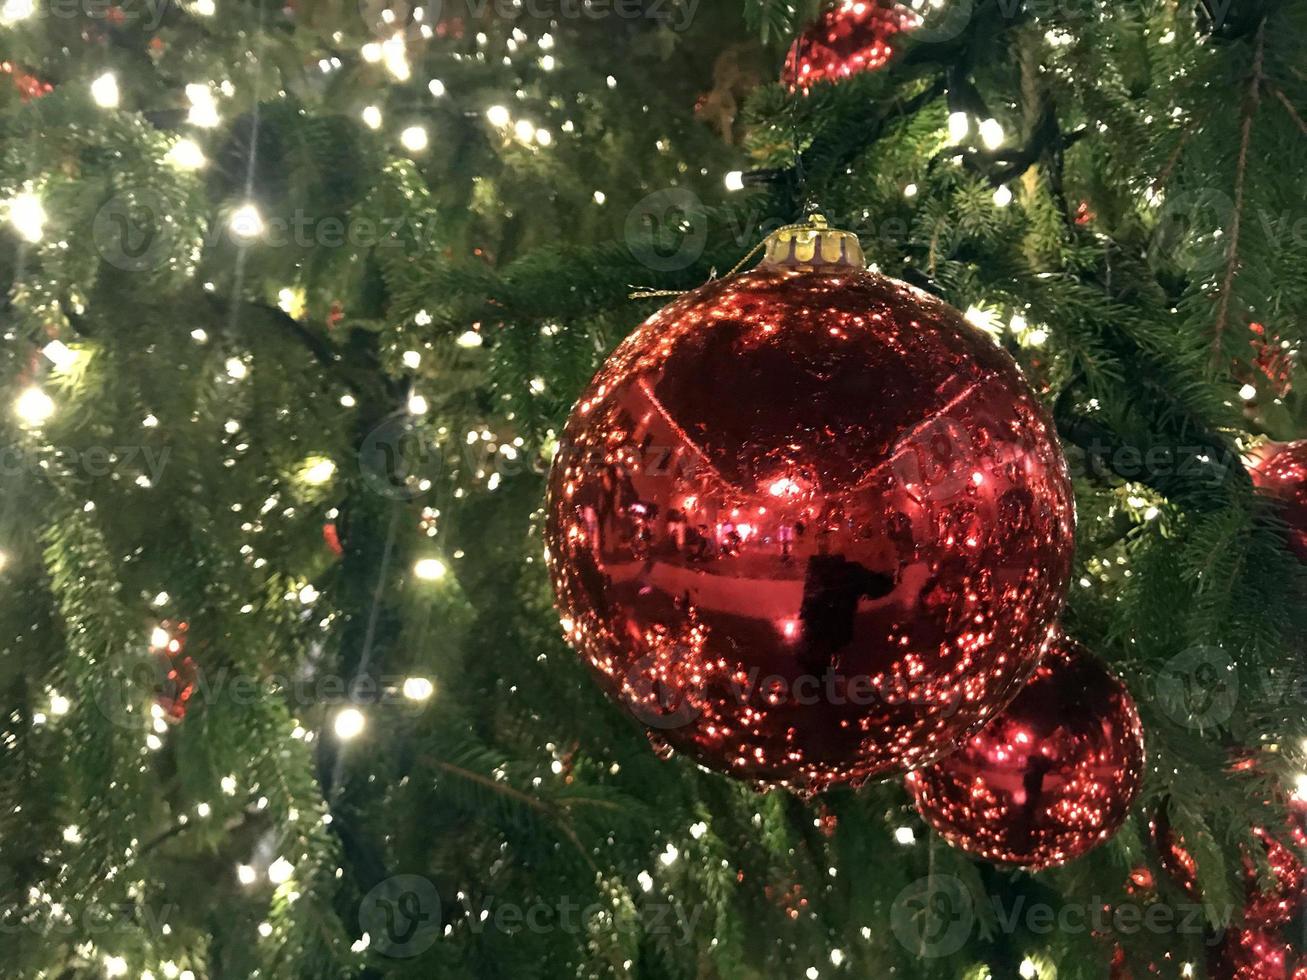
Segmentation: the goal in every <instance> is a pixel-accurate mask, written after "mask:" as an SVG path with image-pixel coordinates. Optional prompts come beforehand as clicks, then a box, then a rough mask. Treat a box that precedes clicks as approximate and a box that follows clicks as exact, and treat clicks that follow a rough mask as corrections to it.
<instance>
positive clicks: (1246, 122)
mask: <svg viewBox="0 0 1307 980" xmlns="http://www.w3.org/2000/svg"><path fill="white" fill-rule="evenodd" d="M1265 52H1266V20H1265V19H1264V18H1263V20H1262V22H1261V24H1260V25H1259V26H1258V28H1257V37H1256V40H1255V41H1254V49H1253V66H1252V78H1251V79H1250V80H1249V82H1248V94H1247V95H1246V96H1245V98H1244V103H1243V118H1242V119H1241V121H1240V124H1239V158H1238V161H1237V162H1236V164H1235V172H1234V215H1233V216H1232V218H1231V219H1230V244H1229V246H1228V249H1229V251H1228V254H1227V258H1226V264H1225V278H1224V280H1223V281H1222V283H1221V292H1220V300H1219V301H1218V303H1217V306H1216V322H1215V324H1214V328H1213V330H1214V333H1213V337H1212V360H1213V363H1219V361H1220V360H1221V349H1222V342H1223V337H1224V334H1225V328H1226V325H1227V322H1228V321H1229V318H1230V301H1231V297H1232V294H1233V292H1234V278H1235V274H1236V273H1237V272H1238V269H1239V233H1240V230H1241V229H1242V225H1243V211H1244V194H1245V190H1244V183H1245V180H1246V178H1247V176H1248V147H1249V145H1250V144H1251V143H1252V134H1253V116H1254V115H1255V114H1256V112H1257V106H1258V103H1259V102H1260V101H1261V86H1262V79H1263V75H1262V71H1263V59H1264V57H1265Z"/></svg>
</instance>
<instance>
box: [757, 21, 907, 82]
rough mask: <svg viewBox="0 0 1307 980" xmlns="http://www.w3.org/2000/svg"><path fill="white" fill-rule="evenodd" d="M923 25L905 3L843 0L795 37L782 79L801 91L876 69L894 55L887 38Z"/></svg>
mask: <svg viewBox="0 0 1307 980" xmlns="http://www.w3.org/2000/svg"><path fill="white" fill-rule="evenodd" d="M920 24H921V18H919V17H918V16H917V15H916V14H914V13H913V12H912V11H911V10H909V9H907V8H906V7H901V6H899V5H898V4H895V3H890V2H886V0H869V2H868V0H842V2H836V3H835V4H833V5H832V6H831V7H830V8H829V9H828V10H827V11H826V12H825V13H824V14H822V15H821V17H819V18H818V19H817V21H816V23H814V24H813V25H812V26H810V27H809V28H808V29H807V30H805V31H804V32H803V34H802V35H800V36H799V37H798V39H797V40H795V42H794V45H793V46H792V47H791V48H790V53H789V56H788V57H787V58H786V59H785V70H784V72H783V73H782V75H781V81H782V82H784V83H785V85H786V87H787V88H789V90H790V91H791V92H793V91H795V90H796V89H802V90H803V91H804V92H805V93H806V92H807V91H808V90H809V89H810V88H811V87H812V86H813V85H814V84H815V83H817V82H830V81H838V80H839V79H841V78H848V77H850V76H852V75H856V74H858V73H859V72H864V71H874V70H875V69H877V68H880V67H881V66H882V65H884V64H885V63H886V62H887V61H889V59H890V58H891V57H892V56H893V54H894V49H893V48H891V47H890V45H889V39H890V38H891V37H893V36H894V35H895V34H898V33H899V32H901V31H910V30H912V29H913V28H914V27H917V26H919V25H920Z"/></svg>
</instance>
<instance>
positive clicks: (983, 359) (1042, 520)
mask: <svg viewBox="0 0 1307 980" xmlns="http://www.w3.org/2000/svg"><path fill="white" fill-rule="evenodd" d="M864 266H865V263H864V262H863V260H862V254H861V249H860V248H859V247H858V241H857V238H856V237H855V236H853V235H851V234H848V233H845V232H836V231H832V230H830V229H827V228H825V227H824V225H823V224H822V223H818V224H816V225H815V226H814V227H811V228H805V229H797V230H795V229H790V230H785V231H782V232H779V233H777V234H776V235H774V236H773V237H772V238H771V239H770V240H769V242H768V249H767V256H766V258H765V259H764V260H763V262H762V264H761V265H760V266H759V267H758V268H757V269H756V270H754V271H753V272H748V273H744V274H741V275H737V276H731V277H728V278H726V279H723V280H720V281H717V282H712V283H710V284H709V285H707V286H704V287H703V288H701V289H698V290H696V291H694V292H692V293H690V294H688V295H686V296H684V297H682V298H680V299H678V300H676V301H675V302H673V303H672V304H671V305H670V306H668V307H667V308H665V309H663V310H662V311H660V312H659V313H657V314H655V315H654V316H653V317H651V318H650V319H649V320H648V321H647V322H646V323H645V324H644V325H643V326H642V327H640V329H638V330H637V331H636V332H635V333H634V334H632V335H631V337H629V338H628V339H627V340H626V342H625V343H623V344H622V345H621V346H620V347H619V348H618V349H617V351H616V352H615V353H614V354H613V355H612V356H611V357H610V358H609V359H608V361H607V363H605V364H604V366H603V367H602V368H601V369H600V371H599V373H598V374H597V375H596V376H595V378H594V380H593V381H592V382H591V384H590V387H589V388H588V389H587V390H586V392H585V393H584V394H583V395H582V397H581V400H580V402H579V403H578V405H577V406H576V408H575V410H574V411H573V414H572V417H571V420H570V421H569V422H568V425H567V429H566V432H565V434H564V437H563V440H562V445H561V447H560V449H559V452H558V456H557V458H556V460H555V462H554V468H553V472H552V475H551V478H550V490H549V502H548V521H547V527H546V541H547V545H548V563H549V569H550V573H551V575H552V578H553V582H554V587H555V590H556V593H557V599H558V608H559V611H560V615H561V619H562V624H563V627H564V630H565V632H566V635H567V637H568V639H569V641H570V642H571V643H572V645H573V646H574V647H575V648H576V649H577V650H578V652H579V653H580V654H581V656H582V657H583V658H584V659H585V661H586V662H587V663H588V664H589V665H590V666H591V667H592V668H593V670H594V672H595V674H596V676H597V677H598V679H599V682H600V684H601V685H602V686H603V688H604V690H605V691H606V692H607V693H608V695H609V696H610V697H612V698H613V699H614V700H616V701H617V702H619V703H620V704H622V705H623V706H625V707H626V709H627V710H628V711H629V712H630V713H631V714H632V715H634V716H635V717H636V718H637V719H638V720H639V721H641V722H642V723H643V724H645V725H646V726H647V727H648V728H649V729H651V730H652V731H654V732H656V733H657V734H658V736H659V739H660V741H661V742H663V743H665V744H666V745H669V746H671V747H673V748H676V749H680V750H683V751H685V752H686V753H688V754H689V755H690V756H691V757H693V758H694V759H695V760H697V761H698V762H700V763H702V764H703V765H706V766H709V767H711V768H714V769H718V770H722V771H725V772H729V773H732V774H735V775H737V776H739V777H741V778H745V779H749V780H755V781H759V782H763V783H768V784H774V783H778V784H783V785H788V786H791V787H795V788H797V789H800V790H805V791H807V790H819V789H821V788H823V787H825V786H827V785H829V784H831V783H837V782H848V781H851V780H860V779H864V778H866V777H870V776H877V775H884V774H891V773H894V774H897V773H902V772H904V771H906V770H907V769H909V768H912V767H914V766H918V765H924V764H927V763H929V762H931V761H933V760H934V759H936V758H938V757H939V756H941V755H942V754H944V753H946V752H948V751H950V750H952V749H953V748H954V747H955V746H956V745H958V744H959V743H960V742H961V741H964V740H965V739H966V738H967V737H969V736H970V735H971V734H972V733H974V732H975V731H976V730H977V729H978V728H979V727H980V726H981V725H983V724H984V723H985V721H986V720H988V718H989V717H990V716H991V715H993V714H994V713H995V712H996V711H998V710H999V709H1001V708H1002V707H1004V706H1005V705H1006V704H1007V702H1008V701H1009V700H1011V698H1012V697H1013V696H1014V695H1015V694H1016V692H1017V691H1019V690H1020V689H1021V687H1022V685H1023V684H1024V683H1025V681H1026V680H1027V678H1028V677H1029V676H1030V674H1031V672H1032V671H1033V670H1034V668H1035V665H1036V663H1037V662H1038V660H1039V656H1040V653H1041V651H1042V649H1043V648H1044V645H1045V643H1046V642H1047V640H1048V637H1049V628H1050V625H1051V624H1052V622H1053V620H1054V618H1055V617H1056V615H1057V613H1058V611H1059V609H1060V607H1061V605H1062V601H1063V597H1064V593H1065V588H1066V584H1067V579H1068V577H1069V574H1070V566H1071V556H1072V549H1073V538H1074V508H1073V501H1072V496H1071V487H1070V481H1069V479H1068V476H1067V470H1066V463H1065V460H1064V459H1063V456H1062V453H1061V450H1060V448H1059V445H1058V442H1057V437H1056V434H1055V432H1054V430H1053V425H1052V422H1051V421H1050V420H1049V417H1048V415H1047V414H1046V413H1045V410H1044V409H1043V407H1042V406H1041V405H1040V403H1039V400H1038V398H1037V397H1036V396H1035V394H1034V393H1033V392H1032V391H1031V389H1030V387H1029V386H1028V385H1027V383H1026V382H1025V380H1024V379H1023V378H1022V376H1021V373H1020V371H1019V369H1018V368H1017V366H1016V364H1015V363H1014V362H1013V361H1012V359H1011V358H1010V357H1009V356H1008V355H1007V354H1006V353H1005V352H1004V351H1003V350H1001V349H1000V348H999V347H997V346H996V345H995V344H994V342H993V341H992V340H990V338H989V337H988V336H986V335H985V334H983V333H981V332H980V331H979V330H977V329H976V328H975V327H973V326H971V325H970V324H968V323H967V322H966V321H965V320H964V319H963V317H962V315H961V314H960V313H958V312H957V311H956V310H954V309H953V308H951V307H949V306H947V305H946V304H944V303H942V302H940V301H939V300H938V299H935V298H934V297H932V296H930V295H928V294H926V293H923V292H921V291H920V290H917V289H914V288H912V287H910V286H907V285H905V284H904V283H901V282H896V281H894V280H892V279H887V278H885V277H884V276H881V275H877V274H874V273H871V272H869V271H867V270H866V269H865V267H864Z"/></svg>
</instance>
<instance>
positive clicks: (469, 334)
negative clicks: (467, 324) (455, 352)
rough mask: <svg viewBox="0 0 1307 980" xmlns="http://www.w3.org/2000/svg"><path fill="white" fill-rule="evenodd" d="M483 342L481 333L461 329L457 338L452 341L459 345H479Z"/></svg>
mask: <svg viewBox="0 0 1307 980" xmlns="http://www.w3.org/2000/svg"><path fill="white" fill-rule="evenodd" d="M484 342H485V341H483V340H482V339H481V335H480V334H479V333H477V332H476V331H475V330H465V331H463V332H462V333H461V334H459V335H458V339H457V340H455V341H454V343H456V344H458V346H459V347H480V346H481V345H482V344H483V343H484Z"/></svg>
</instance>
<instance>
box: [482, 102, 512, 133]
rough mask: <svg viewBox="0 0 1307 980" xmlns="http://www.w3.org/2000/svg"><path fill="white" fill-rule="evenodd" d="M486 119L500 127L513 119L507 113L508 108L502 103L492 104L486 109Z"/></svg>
mask: <svg viewBox="0 0 1307 980" xmlns="http://www.w3.org/2000/svg"><path fill="white" fill-rule="evenodd" d="M486 119H488V120H489V121H490V125H492V126H498V127H499V128H500V129H503V128H504V127H505V126H507V125H508V124H509V123H511V122H512V121H513V117H512V116H511V115H510V114H509V111H508V109H507V108H505V107H504V106H502V105H492V106H491V107H490V108H489V109H487V110H486Z"/></svg>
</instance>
